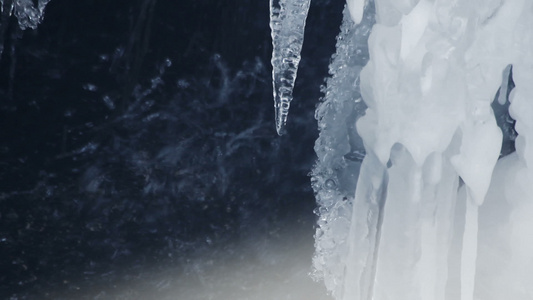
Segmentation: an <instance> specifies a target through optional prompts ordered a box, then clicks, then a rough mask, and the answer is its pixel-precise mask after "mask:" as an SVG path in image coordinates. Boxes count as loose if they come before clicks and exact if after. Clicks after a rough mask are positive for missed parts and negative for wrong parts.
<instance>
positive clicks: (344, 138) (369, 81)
mask: <svg viewBox="0 0 533 300" xmlns="http://www.w3.org/2000/svg"><path fill="white" fill-rule="evenodd" d="M362 3H363V1H360V0H349V1H348V5H347V9H346V10H345V19H344V21H343V25H342V27H341V33H340V34H339V37H338V43H337V53H336V54H335V55H334V59H333V61H332V64H331V66H330V73H331V74H332V77H331V78H329V79H328V82H327V88H326V89H325V91H324V92H325V97H324V101H323V102H322V103H321V104H320V106H319V107H318V109H317V119H318V121H319V129H320V137H319V139H318V140H317V143H316V146H315V150H316V152H317V155H318V163H317V166H316V167H315V169H314V171H313V179H312V180H313V188H314V189H315V192H316V194H317V201H318V204H319V209H318V210H319V211H318V214H319V228H318V230H317V235H316V249H317V250H316V257H315V261H314V265H315V268H316V270H317V271H316V275H317V276H318V277H323V278H324V280H325V283H326V286H327V287H328V289H329V290H330V291H331V292H332V293H333V295H334V296H335V298H336V299H344V300H359V299H360V300H367V299H374V300H381V299H383V300H384V299H392V300H403V299H405V300H416V299H421V300H438V299H442V300H444V299H450V300H451V299H463V300H466V299H482V300H488V299H502V298H507V297H509V295H512V297H511V298H513V299H533V287H532V285H531V284H530V283H531V282H533V226H532V225H533V224H532V223H533V222H532V221H530V220H531V219H533V218H532V217H533V189H532V188H531V187H532V186H533V176H532V174H533V169H532V168H531V167H528V166H531V164H532V163H533V146H532V145H533V140H532V137H531V135H532V134H533V121H532V120H533V99H531V98H532V96H531V95H533V88H532V83H533V51H532V50H531V49H533V30H532V28H533V2H531V1H527V0H507V1H505V0H486V1H481V0H456V1H447V0H418V1H417V0H404V1H391V0H375V1H368V3H367V4H366V5H364V13H362V11H361V7H363V5H362ZM347 16H349V17H347ZM374 18H375V22H376V23H375V25H373V27H372V23H373V19H374ZM356 24H358V25H356ZM370 27H372V29H371V33H370V35H368V32H369V31H370ZM365 32H366V33H365ZM367 51H368V52H367ZM366 53H368V57H366ZM367 60H368V63H366V61H367ZM365 63H366V65H365ZM363 65H365V66H364V68H363V69H362V70H361V67H362V66H363ZM510 66H512V68H511V67H510ZM511 70H512V72H511ZM510 76H512V77H510ZM509 82H512V83H513V84H514V85H515V86H516V87H515V88H514V89H512V91H511V92H510V93H509V92H508V91H509V90H510V87H509ZM495 98H497V99H498V101H497V103H494V104H493V103H492V102H493V100H494V99H495ZM361 99H362V101H361ZM363 102H364V103H363ZM506 102H510V103H511V104H510V106H509V114H510V116H511V117H512V118H513V119H514V120H516V125H515V129H516V132H517V133H518V137H517V138H516V152H513V153H512V154H509V155H507V156H505V157H503V158H501V159H500V160H498V158H499V157H500V154H501V153H503V152H502V151H501V150H502V131H501V130H500V128H499V127H498V124H497V122H496V119H495V117H494V111H493V109H492V107H493V106H494V105H506ZM491 105H493V106H491ZM365 106H366V107H367V108H366V110H365ZM504 107H505V106H504ZM499 110H500V109H499ZM505 113H507V112H505ZM362 145H364V147H362ZM363 148H364V149H363ZM365 153H366V154H365ZM363 155H364V159H363V160H362V162H361V160H360V158H361V157H362V156H363ZM359 170H360V171H359ZM358 173H359V179H357V175H358ZM355 182H357V186H356V187H355ZM354 195H355V196H354ZM495 261H497V262H498V263H494V262H495ZM506 295H507V296H506Z"/></svg>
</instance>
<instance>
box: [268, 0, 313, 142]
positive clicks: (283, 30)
mask: <svg viewBox="0 0 533 300" xmlns="http://www.w3.org/2000/svg"><path fill="white" fill-rule="evenodd" d="M310 2H311V0H270V28H271V30H272V46H273V50H272V85H273V93H274V109H275V120H276V131H277V132H278V134H279V135H281V134H283V132H284V127H285V123H286V122H287V116H288V114H289V107H290V104H291V101H292V98H293V96H292V91H293V89H294V83H295V81H296V73H297V72H298V64H299V63H300V59H301V54H300V52H301V51H302V45H303V42H304V30H305V20H306V19H307V13H308V11H309V4H310Z"/></svg>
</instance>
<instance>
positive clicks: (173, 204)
mask: <svg viewBox="0 0 533 300" xmlns="http://www.w3.org/2000/svg"><path fill="white" fill-rule="evenodd" d="M343 5H344V2H343V1H329V0H321V1H320V0H315V1H314V2H312V4H311V9H310V14H309V17H308V27H307V31H306V37H305V44H304V49H303V55H302V56H303V58H302V61H301V65H300V71H299V73H298V80H297V83H296V88H295V100H294V102H293V104H292V107H291V112H290V115H289V121H288V133H287V134H286V135H285V136H282V137H278V136H277V135H276V134H275V129H274V120H273V119H274V118H273V116H274V111H273V102H272V87H271V66H270V54H271V51H272V47H271V40H270V28H269V26H268V21H269V20H268V17H269V12H268V1H266V0H263V1H256V0H239V1H236V0H224V1H222V0H211V1H206V0H186V1H185V0H180V1H163V0H159V1H157V0H142V1H141V0H138V1H120V0H116V1H108V0H106V1H104V0H77V1H70V0H52V1H51V2H50V3H49V5H48V6H47V8H46V13H45V18H44V21H43V23H42V24H41V25H40V26H39V28H38V29H36V30H27V31H25V32H22V31H21V30H20V29H18V27H17V26H16V20H15V19H14V18H11V19H10V23H9V24H2V26H7V30H6V32H5V36H4V38H5V46H6V48H5V50H4V53H3V55H2V57H1V60H0V270H1V272H0V298H1V299H9V297H12V299H71V298H72V297H74V296H76V297H84V295H87V294H86V292H87V290H91V289H94V288H95V287H96V286H101V285H102V284H103V285H105V286H112V285H113V284H115V283H117V282H123V281H128V280H130V279H129V277H127V276H126V274H131V273H132V272H133V273H134V272H137V273H141V274H142V273H143V272H152V271H142V270H144V269H145V268H148V267H149V266H152V265H153V264H154V263H156V262H157V263H159V264H166V265H172V266H174V267H175V268H180V267H183V266H185V265H186V264H187V260H186V258H187V257H189V256H190V255H193V254H195V253H196V254H197V253H199V252H202V251H205V252H206V253H208V252H212V251H215V250H214V249H218V250H216V251H235V252H237V253H238V251H239V246H238V245H239V244H240V243H242V242H243V241H253V240H254V239H259V237H262V238H266V239H267V240H269V241H273V242H275V241H276V239H277V240H278V242H279V240H280V239H283V236H284V235H283V234H279V232H283V230H284V229H285V228H294V227H295V226H296V227H298V226H299V227H301V228H303V230H304V232H306V234H308V240H309V243H312V240H311V238H312V234H313V226H314V221H315V216H314V214H313V209H314V207H315V204H314V197H313V193H312V190H311V188H310V184H309V177H308V175H307V174H308V172H309V171H310V169H311V168H312V165H313V163H314V159H315V156H314V152H313V144H314V140H315V139H316V137H317V130H316V120H315V119H314V117H313V115H314V108H315V105H316V104H317V103H318V101H319V98H320V97H321V94H320V85H321V84H323V79H324V77H325V76H326V75H327V65H328V62H329V60H330V57H331V54H332V53H333V52H334V48H335V47H334V45H335V36H336V34H337V32H338V28H339V26H340V20H341V10H342V7H343ZM281 242H283V241H281ZM169 253H170V254H172V255H169ZM139 270H141V271H139ZM102 299H104V298H102Z"/></svg>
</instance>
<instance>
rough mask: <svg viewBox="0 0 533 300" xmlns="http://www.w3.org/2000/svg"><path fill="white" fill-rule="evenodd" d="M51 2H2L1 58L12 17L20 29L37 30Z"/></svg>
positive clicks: (0, 1) (0, 3) (0, 23)
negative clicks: (15, 19) (13, 16)
mask: <svg viewBox="0 0 533 300" xmlns="http://www.w3.org/2000/svg"><path fill="white" fill-rule="evenodd" d="M48 2H50V0H35V1H34V0H0V56H1V55H2V52H3V50H4V38H5V37H4V35H5V34H6V30H7V28H8V23H9V19H10V17H11V16H12V15H15V17H16V18H17V20H18V24H19V27H20V29H22V30H25V29H27V28H31V29H35V28H37V26H38V25H39V23H41V21H42V20H43V17H44V9H45V7H46V5H47V4H48Z"/></svg>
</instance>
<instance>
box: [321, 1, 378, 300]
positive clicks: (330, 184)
mask: <svg viewBox="0 0 533 300" xmlns="http://www.w3.org/2000/svg"><path fill="white" fill-rule="evenodd" d="M374 22H375V19H374V6H373V5H372V3H370V4H369V5H367V6H366V7H365V13H364V15H363V18H362V20H361V22H360V23H359V24H355V22H354V21H353V20H352V16H351V14H350V11H349V9H348V7H345V8H344V11H343V21H342V25H341V28H340V31H341V32H340V33H339V35H338V36H337V51H336V53H335V54H334V55H333V57H332V60H331V64H330V66H329V73H330V75H331V77H329V78H327V80H326V86H325V87H324V89H323V92H324V98H323V99H322V101H321V102H320V103H319V105H318V107H317V110H316V113H315V118H316V119H317V120H318V127H319V131H320V134H319V138H318V139H317V141H316V143H315V152H316V154H317V157H318V160H317V163H316V165H315V167H314V169H313V171H312V178H311V182H312V187H313V190H314V191H315V195H316V198H317V204H318V206H319V208H318V209H317V210H316V212H317V214H318V215H319V219H318V227H317V230H316V235H315V248H316V252H315V257H314V259H313V266H314V269H315V270H314V273H313V275H314V277H315V278H316V279H322V280H324V282H325V284H326V287H327V289H328V290H329V291H330V292H331V293H332V294H333V295H334V296H335V297H337V298H339V297H340V295H342V293H343V290H342V289H343V285H342V282H344V276H345V273H346V268H347V267H346V265H345V262H346V258H347V255H348V253H347V251H348V246H349V245H348V243H349V242H350V241H348V240H347V236H348V232H349V229H350V226H351V225H350V223H351V222H352V223H353V221H352V219H353V217H352V210H353V207H352V202H353V199H354V194H355V186H356V184H357V178H358V176H359V169H360V168H361V161H362V160H363V158H364V156H365V150H364V146H363V143H362V140H361V137H360V136H359V135H358V134H357V131H356V130H355V123H356V121H357V120H358V119H359V118H360V117H361V116H362V115H363V114H364V111H365V109H366V105H365V104H364V102H363V101H362V100H361V95H360V90H359V72H360V71H361V69H362V68H363V66H364V65H365V64H366V63H367V61H368V46H367V44H368V43H367V40H368V36H369V34H370V32H371V28H372V25H373V24H374ZM366 167H370V168H372V166H371V164H370V163H369V162H367V164H366ZM361 191H362V190H361ZM358 211H359V212H361V213H362V214H365V215H364V216H363V217H362V218H360V220H361V221H364V220H366V218H367V216H366V210H363V209H361V210H358ZM376 220H377V219H376V218H374V219H372V221H376Z"/></svg>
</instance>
